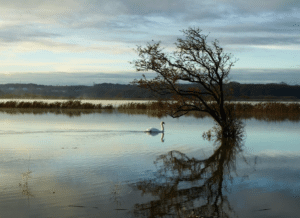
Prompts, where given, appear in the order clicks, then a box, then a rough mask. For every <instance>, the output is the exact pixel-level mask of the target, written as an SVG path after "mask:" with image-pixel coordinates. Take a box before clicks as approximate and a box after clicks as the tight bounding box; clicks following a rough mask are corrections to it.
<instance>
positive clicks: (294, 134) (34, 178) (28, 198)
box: [0, 111, 300, 218]
mask: <svg viewBox="0 0 300 218" xmlns="http://www.w3.org/2000/svg"><path fill="white" fill-rule="evenodd" d="M161 121H164V122H165V133H164V135H163V137H162V135H161V134H158V135H156V136H151V135H147V134H146V133H144V132H143V130H145V129H147V128H148V127H155V128H160V125H159V123H160V122H161ZM0 124H1V130H0V137H1V149H0V162H1V169H0V175H1V180H0V181H1V183H0V193H1V194H0V217H1V218H5V217H20V218H21V217H159V215H161V217H184V216H183V215H182V214H191V213H192V211H194V213H195V214H199V213H198V212H199V210H206V211H209V210H214V208H219V210H218V211H223V212H224V213H226V214H229V217H242V218H243V217H299V214H300V174H299V168H300V152H299V150H300V149H299V148H300V134H299V132H300V123H299V122H291V121H283V122H265V121H258V120H255V119H250V120H246V121H245V124H246V127H245V133H246V139H245V140H244V141H243V143H241V145H240V147H239V148H240V151H238V149H237V148H236V147H234V146H232V147H229V146H226V145H221V146H218V145H214V144H213V143H212V142H209V141H205V140H203V138H202V133H203V132H204V131H207V130H209V129H210V128H211V127H213V125H214V123H213V121H212V119H211V118H209V117H206V118H203V119H196V118H195V117H181V118H179V119H173V118H171V117H167V118H166V117H165V118H161V119H159V118H153V117H148V116H147V115H132V116H131V115H126V114H121V113H117V112H114V113H109V112H105V111H104V112H102V113H93V114H86V115H81V116H76V117H70V116H66V115H63V114H60V115H55V114H52V113H48V114H38V115H36V114H14V115H12V114H7V113H3V112H0ZM170 151H173V152H172V153H170ZM161 155H165V156H161ZM159 157H160V158H164V159H161V160H158V159H157V158H159ZM174 157H178V158H177V159H176V160H178V161H174ZM207 159H209V161H210V162H201V161H202V160H207ZM156 160H157V162H156V163H154V162H155V161H156ZM163 160H164V161H165V162H163ZM189 167H190V168H191V171H190V174H188V173H186V172H183V171H184V169H186V168H189ZM203 169H207V171H206V173H205V175H202V174H201V173H199V172H200V171H201V170H203ZM159 170H162V171H159ZM183 174H184V176H185V177H182V176H183ZM197 176H199V178H198V177H197ZM192 177H193V178H194V177H195V178H196V177H197V179H193V182H190V181H189V179H190V178H192ZM172 178H175V179H173V180H172ZM176 178H177V180H176ZM178 178H181V179H179V180H178ZM182 178H184V179H182ZM174 181H175V182H176V184H174ZM199 187H203V188H199ZM220 202H222V204H223V205H221V204H220ZM203 205H205V206H203ZM214 205H215V207H213V206H214ZM230 208H231V209H230ZM220 216H221V215H220Z"/></svg>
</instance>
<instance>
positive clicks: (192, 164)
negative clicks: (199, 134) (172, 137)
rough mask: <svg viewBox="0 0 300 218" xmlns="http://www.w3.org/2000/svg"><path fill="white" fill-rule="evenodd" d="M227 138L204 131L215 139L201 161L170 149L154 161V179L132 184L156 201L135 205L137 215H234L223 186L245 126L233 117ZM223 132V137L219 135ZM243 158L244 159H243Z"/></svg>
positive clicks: (232, 167)
mask: <svg viewBox="0 0 300 218" xmlns="http://www.w3.org/2000/svg"><path fill="white" fill-rule="evenodd" d="M233 123H235V125H233V126H232V128H231V131H233V132H234V134H230V135H231V136H230V137H227V138H225V137H224V134H222V132H220V131H221V130H220V129H217V128H214V133H215V134H214V136H213V137H212V136H211V132H210V131H209V132H207V133H205V134H204V137H205V138H207V139H208V140H212V139H213V141H214V146H215V147H216V149H215V150H214V153H213V154H212V155H211V156H210V157H208V158H206V159H203V160H198V159H195V158H190V157H188V156H187V155H185V154H184V153H182V152H180V151H170V152H169V153H168V154H166V155H161V156H160V157H158V158H157V160H156V161H155V164H156V165H157V166H158V165H159V170H158V171H157V175H156V176H155V178H154V179H149V180H145V181H140V182H138V183H136V184H135V185H134V187H135V188H136V189H138V190H141V191H142V194H151V195H152V196H154V197H155V199H156V200H152V201H150V202H148V203H144V204H136V205H135V206H134V211H133V213H134V215H135V216H136V217H183V218H187V217H193V218H195V217H237V215H236V214H235V212H234V210H233V209H232V207H231V206H230V203H229V201H228V199H227V196H224V195H223V193H222V191H223V189H225V190H227V188H226V184H225V181H226V180H227V181H228V180H231V181H232V176H231V175H230V172H231V171H232V170H234V171H236V167H235V163H236V155H237V154H238V153H240V152H241V151H242V147H243V141H244V131H243V129H244V126H243V124H242V123H241V122H240V121H238V120H236V121H235V122H233ZM222 135H223V136H222ZM244 160H245V159H244Z"/></svg>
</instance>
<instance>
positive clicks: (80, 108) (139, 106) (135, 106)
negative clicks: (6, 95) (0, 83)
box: [0, 100, 300, 121]
mask: <svg viewBox="0 0 300 218" xmlns="http://www.w3.org/2000/svg"><path fill="white" fill-rule="evenodd" d="M233 105H234V109H235V112H236V114H237V116H238V117H240V118H242V119H251V118H256V119H258V120H266V121H283V120H290V121H298V120H300V104H297V103H290V104H283V103H278V102H269V103H258V104H250V103H236V104H233ZM0 108H2V109H28V110H25V111H22V112H16V111H14V112H12V113H28V112H29V111H31V113H42V112H41V111H39V112H37V111H34V112H33V109H43V110H44V111H45V112H46V113H48V112H52V113H57V114H61V113H68V114H70V116H80V115H81V114H82V113H94V112H96V111H99V110H100V109H106V110H107V112H109V111H111V112H112V110H113V109H117V110H118V112H120V113H126V114H131V115H135V114H146V115H148V116H150V117H159V118H161V117H166V116H167V114H166V112H167V111H166V108H167V105H166V104H165V103H163V102H150V103H127V104H122V105H119V106H118V107H116V108H114V106H113V105H111V104H110V105H106V106H103V105H101V104H91V103H81V101H79V100H75V101H74V100H69V101H66V102H54V103H46V102H42V101H34V102H25V101H21V102H17V101H7V102H0ZM68 109H77V112H75V111H72V112H62V111H63V110H68ZM6 111H9V110H6ZM186 116H193V117H195V118H203V117H206V116H208V115H207V114H206V113H200V112H190V113H189V114H187V115H186Z"/></svg>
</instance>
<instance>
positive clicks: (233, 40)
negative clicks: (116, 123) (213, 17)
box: [222, 35, 300, 45]
mask: <svg viewBox="0 0 300 218" xmlns="http://www.w3.org/2000/svg"><path fill="white" fill-rule="evenodd" d="M299 41H300V40H299V37H298V36H279V37H278V36H276V35H274V36H266V37H263V36H253V37H250V36H240V37H237V36H232V37H224V38H222V42H225V43H227V44H239V45H292V44H298V43H299Z"/></svg>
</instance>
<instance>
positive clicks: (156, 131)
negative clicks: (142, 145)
mask: <svg viewBox="0 0 300 218" xmlns="http://www.w3.org/2000/svg"><path fill="white" fill-rule="evenodd" d="M164 124H165V122H161V123H160V126H161V130H159V129H156V128H149V129H146V131H145V132H147V133H150V134H155V135H157V134H158V133H163V132H164V131H165V130H164Z"/></svg>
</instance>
